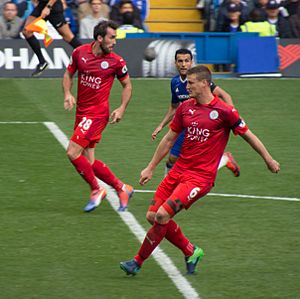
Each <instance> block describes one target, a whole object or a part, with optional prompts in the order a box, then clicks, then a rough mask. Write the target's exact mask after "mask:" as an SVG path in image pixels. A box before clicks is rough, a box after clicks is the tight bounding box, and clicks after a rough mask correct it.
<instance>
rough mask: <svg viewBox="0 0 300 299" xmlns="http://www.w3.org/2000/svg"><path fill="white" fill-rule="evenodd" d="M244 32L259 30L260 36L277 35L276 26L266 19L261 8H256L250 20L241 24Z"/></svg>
mask: <svg viewBox="0 0 300 299" xmlns="http://www.w3.org/2000/svg"><path fill="white" fill-rule="evenodd" d="M241 30H242V31H243V32H258V33H259V36H276V34H277V31H276V26H275V25H272V24H270V23H269V22H268V21H265V19H264V17H263V16H262V13H261V10H260V9H258V8H254V9H253V10H252V11H251V13H250V15H249V21H248V22H246V23H245V24H244V25H242V26H241Z"/></svg>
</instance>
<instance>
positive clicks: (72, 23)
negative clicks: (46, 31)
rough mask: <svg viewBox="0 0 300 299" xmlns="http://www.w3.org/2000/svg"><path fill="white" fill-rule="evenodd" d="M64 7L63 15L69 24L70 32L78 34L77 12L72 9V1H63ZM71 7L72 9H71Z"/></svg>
mask: <svg viewBox="0 0 300 299" xmlns="http://www.w3.org/2000/svg"><path fill="white" fill-rule="evenodd" d="M63 7H64V17H65V20H66V22H67V24H68V25H69V27H70V29H71V31H72V33H73V34H74V35H75V36H77V34H78V27H79V26H78V20H77V13H76V10H75V9H74V3H73V2H72V1H63ZM72 7H73V9H72Z"/></svg>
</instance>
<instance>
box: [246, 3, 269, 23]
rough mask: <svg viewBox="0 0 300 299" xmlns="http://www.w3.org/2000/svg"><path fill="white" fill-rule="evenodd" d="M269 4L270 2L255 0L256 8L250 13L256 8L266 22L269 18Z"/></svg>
mask: <svg viewBox="0 0 300 299" xmlns="http://www.w3.org/2000/svg"><path fill="white" fill-rule="evenodd" d="M268 2H269V0H255V1H254V7H253V8H252V9H251V10H250V11H252V10H253V9H254V8H256V9H257V10H259V11H260V14H261V16H262V18H263V19H264V20H266V19H267V17H268V15H267V10H266V8H267V4H268Z"/></svg>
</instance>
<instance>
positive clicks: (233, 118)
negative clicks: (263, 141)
mask: <svg viewBox="0 0 300 299" xmlns="http://www.w3.org/2000/svg"><path fill="white" fill-rule="evenodd" d="M228 122H229V126H230V129H231V130H232V131H233V134H234V135H243V134H245V133H246V132H247V131H248V129H249V128H248V126H247V125H246V123H245V122H244V120H243V119H242V118H241V117H240V115H239V113H238V111H237V110H236V109H235V108H231V109H230V110H229V111H228Z"/></svg>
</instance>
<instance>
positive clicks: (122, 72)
mask: <svg viewBox="0 0 300 299" xmlns="http://www.w3.org/2000/svg"><path fill="white" fill-rule="evenodd" d="M116 76H117V78H118V80H120V81H123V80H125V79H126V78H127V77H128V76H129V75H128V69H127V66H126V62H125V61H124V59H123V58H121V57H120V58H119V61H118V64H117V67H116Z"/></svg>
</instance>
